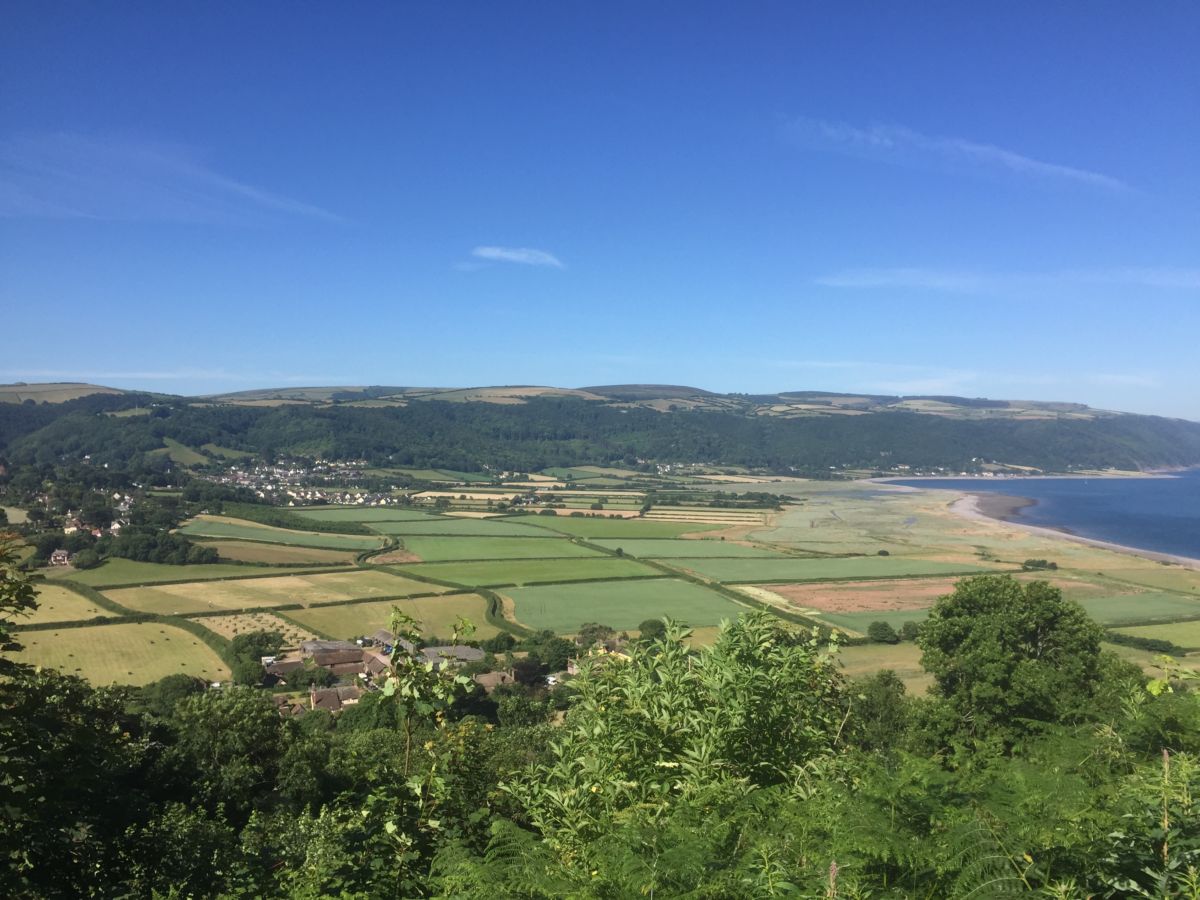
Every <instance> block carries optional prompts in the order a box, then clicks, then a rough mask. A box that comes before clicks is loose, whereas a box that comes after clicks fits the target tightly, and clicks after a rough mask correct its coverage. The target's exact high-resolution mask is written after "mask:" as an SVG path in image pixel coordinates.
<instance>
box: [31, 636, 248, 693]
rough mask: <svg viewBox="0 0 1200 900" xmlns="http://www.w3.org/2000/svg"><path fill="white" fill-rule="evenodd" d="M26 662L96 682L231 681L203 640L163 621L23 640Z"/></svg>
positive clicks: (221, 663)
mask: <svg viewBox="0 0 1200 900" xmlns="http://www.w3.org/2000/svg"><path fill="white" fill-rule="evenodd" d="M21 642H22V643H23V644H24V645H25V649H24V650H23V651H21V652H20V653H18V654H16V658H17V659H18V660H19V661H21V662H28V663H33V664H35V665H40V666H47V667H49V668H54V669H60V670H61V671H63V672H65V673H67V674H68V675H80V676H82V677H84V678H86V679H87V680H88V681H90V682H92V684H96V685H101V684H135V685H136V684H149V683H150V682H152V681H158V679H160V678H164V677H166V676H167V675H177V674H184V675H197V676H199V677H201V678H204V679H206V680H208V681H222V680H225V679H227V678H229V669H228V668H227V667H226V666H225V663H223V662H222V661H221V658H220V657H219V656H217V654H216V653H214V652H213V651H212V650H211V649H210V648H209V647H208V646H207V645H206V644H205V643H204V642H203V641H201V640H200V639H199V638H197V637H196V636H195V635H192V634H189V633H188V632H186V631H184V630H183V629H182V628H175V627H174V626H171V625H164V624H161V623H158V622H141V623H138V624H120V625H92V626H89V627H87V628H64V629H63V630H62V631H32V632H30V633H28V634H26V635H22V636H21Z"/></svg>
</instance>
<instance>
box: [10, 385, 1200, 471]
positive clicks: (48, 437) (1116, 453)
mask: <svg viewBox="0 0 1200 900" xmlns="http://www.w3.org/2000/svg"><path fill="white" fill-rule="evenodd" d="M85 401H86V402H85ZM121 402H122V400H121V398H108V399H106V400H104V401H103V403H101V401H99V400H95V399H93V398H84V399H83V400H79V401H71V402H69V403H64V404H61V405H59V406H57V407H53V408H50V407H47V406H33V407H26V406H22V405H14V404H9V405H7V406H8V408H5V409H2V410H0V449H2V450H3V451H4V452H5V453H6V454H7V455H8V456H9V457H10V458H11V459H12V460H13V461H14V462H16V463H22V464H28V463H41V464H46V463H55V462H61V461H63V460H79V459H82V458H83V457H84V456H89V457H90V458H91V460H92V461H93V462H94V463H96V464H105V463H107V464H109V465H125V466H128V465H139V466H156V465H157V466H160V467H161V466H169V465H170V463H169V460H164V459H163V458H162V457H161V455H160V456H158V457H157V458H156V457H154V456H152V455H151V454H153V452H154V451H155V450H159V449H161V448H162V447H163V440H164V438H171V439H173V440H176V441H179V442H180V443H183V444H186V445H187V446H190V447H200V446H203V445H205V444H209V443H213V444H217V445H219V446H222V447H228V448H230V449H234V450H240V451H246V452H251V453H255V454H258V455H260V456H261V457H263V458H267V459H271V458H274V456H275V455H276V454H292V455H298V456H306V457H314V456H322V457H325V458H330V459H366V460H369V461H370V462H371V463H373V464H376V465H382V466H386V465H393V466H416V467H438V468H451V469H456V470H462V471H480V470H481V469H482V468H483V467H485V466H489V467H492V468H494V469H499V470H517V471H537V470H540V469H543V468H547V467H550V466H572V465H587V464H618V465H635V464H637V462H638V461H639V460H653V461H657V462H708V463H712V464H717V465H739V466H751V467H762V468H766V469H770V470H773V471H778V472H798V473H806V474H820V473H824V474H826V475H827V474H828V472H829V469H830V467H835V468H837V467H841V466H849V467H855V468H867V469H887V468H890V467H892V466H895V465H907V466H910V467H916V468H932V467H944V468H946V469H950V470H955V471H973V470H975V469H977V468H978V466H979V464H980V460H1001V461H1003V462H1006V463H1012V464H1017V465H1027V466H1033V467H1036V468H1040V469H1044V470H1049V471H1065V470H1067V469H1070V468H1093V467H1094V468H1104V467H1117V468H1130V469H1137V468H1144V467H1149V466H1171V465H1179V466H1183V465H1194V464H1196V463H1200V424H1197V423H1192V422H1185V421H1182V420H1173V419H1164V418H1158V417H1153V416H1135V415H1121V416H1111V417H1098V418H1095V419H1062V420H964V419H952V418H943V417H939V416H930V415H921V414H917V413H907V412H899V411H891V412H885V413H877V414H869V415H861V416H826V417H812V418H797V419H787V418H775V417H770V416H748V415H745V414H743V413H740V412H736V411H735V412H728V411H712V410H699V411H688V410H679V411H675V412H670V413H660V412H655V411H652V410H648V409H643V408H618V407H614V406H610V405H607V404H604V403H596V402H589V401H586V400H581V399H577V398H533V399H531V400H530V401H529V402H527V403H523V404H517V405H511V406H504V405H497V404H490V403H449V402H444V401H436V400H431V401H422V402H414V403H411V404H409V405H408V406H405V407H395V408H375V409H365V408H354V407H345V406H331V407H316V406H282V407H274V408H249V407H233V406H193V405H191V404H190V403H189V402H187V401H186V400H184V399H182V398H180V399H178V400H174V401H170V402H160V405H158V406H156V407H155V409H154V410H153V412H152V413H151V414H150V415H142V416H129V417H115V416H111V415H107V414H106V413H107V412H111V411H112V410H111V409H109V408H108V407H115V406H118V405H120V403H121ZM124 402H127V403H132V402H135V401H130V400H126V401H124ZM136 402H140V401H136ZM100 406H103V407H105V408H104V409H98V408H97V407H100Z"/></svg>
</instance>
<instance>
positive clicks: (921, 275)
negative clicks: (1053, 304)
mask: <svg viewBox="0 0 1200 900" xmlns="http://www.w3.org/2000/svg"><path fill="white" fill-rule="evenodd" d="M813 283H814V284H818V285H821V286H822V287H833V288H851V289H876V288H891V289H914V290H927V291H944V292H950V293H960V294H970V293H1003V292H1005V291H1015V290H1023V291H1028V290H1038V289H1047V288H1062V287H1069V286H1072V285H1074V286H1087V285H1094V286H1115V287H1120V286H1127V287H1142V288H1158V289H1164V290H1200V269H1187V268H1170V267H1158V268H1154V267H1149V268H1147V267H1141V268H1138V267H1126V268H1114V269H1066V270H1062V271H1057V272H972V271H967V270H961V269H936V268H920V267H899V268H880V269H848V270H845V271H842V272H834V273H831V274H829V275H822V276H819V277H818V278H814V279H813Z"/></svg>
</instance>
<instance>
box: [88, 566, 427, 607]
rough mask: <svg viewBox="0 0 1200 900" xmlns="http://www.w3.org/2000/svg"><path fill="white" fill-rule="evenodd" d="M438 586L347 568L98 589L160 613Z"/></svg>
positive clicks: (373, 594)
mask: <svg viewBox="0 0 1200 900" xmlns="http://www.w3.org/2000/svg"><path fill="white" fill-rule="evenodd" d="M443 590H444V588H441V587H438V586H437V585H435V584H426V583H425V582H421V581H414V580H412V579H410V578H403V577H400V576H397V575H393V574H391V573H390V572H387V571H385V570H382V569H348V570H346V571H344V572H327V573H324V574H318V575H289V576H283V577H278V578H241V579H237V580H230V581H192V582H183V583H179V584H160V585H153V586H148V587H135V588H118V589H116V590H109V591H105V592H104V594H105V596H107V597H108V598H109V599H111V600H113V601H114V602H115V603H119V604H121V605H122V606H125V607H128V608H129V609H134V610H137V611H138V612H148V613H159V614H162V615H182V614H187V613H197V612H211V611H214V610H240V609H254V608H256V607H261V606H279V605H281V604H285V603H304V604H308V603H321V602H325V601H330V600H358V599H363V598H366V597H398V596H404V595H408V594H426V593H430V592H441V591H443Z"/></svg>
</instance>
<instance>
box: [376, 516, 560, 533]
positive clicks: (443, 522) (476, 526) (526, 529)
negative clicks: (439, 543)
mask: <svg viewBox="0 0 1200 900" xmlns="http://www.w3.org/2000/svg"><path fill="white" fill-rule="evenodd" d="M370 526H371V528H373V529H375V530H376V531H378V532H380V533H381V534H390V535H398V536H403V535H408V534H431V535H454V536H465V537H490V536H496V537H500V536H505V535H510V536H512V537H552V535H548V534H546V533H545V532H544V531H538V530H536V529H534V528H533V527H531V526H529V525H524V524H521V523H520V522H516V521H514V520H512V519H461V518H451V517H448V516H425V517H424V518H422V519H413V520H411V521H407V522H371V523H370Z"/></svg>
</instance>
